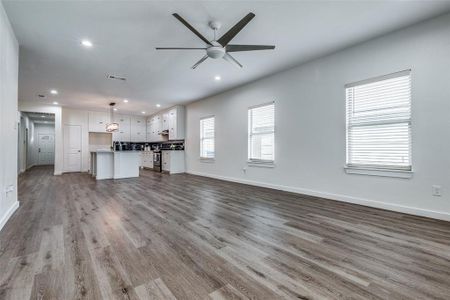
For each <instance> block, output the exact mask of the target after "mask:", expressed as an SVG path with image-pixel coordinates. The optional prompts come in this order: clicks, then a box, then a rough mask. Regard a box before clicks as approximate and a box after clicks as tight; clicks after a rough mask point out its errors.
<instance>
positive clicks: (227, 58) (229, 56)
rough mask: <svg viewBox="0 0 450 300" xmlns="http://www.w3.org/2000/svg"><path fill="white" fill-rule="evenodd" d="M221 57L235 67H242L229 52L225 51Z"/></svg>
mask: <svg viewBox="0 0 450 300" xmlns="http://www.w3.org/2000/svg"><path fill="white" fill-rule="evenodd" d="M223 59H225V60H226V61H228V62H230V63H232V64H233V65H235V66H236V67H240V68H242V67H243V66H242V65H241V64H240V63H239V62H238V61H237V60H236V59H235V58H234V57H233V56H231V55H230V54H228V53H225V55H224V57H223Z"/></svg>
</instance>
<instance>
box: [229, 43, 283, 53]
mask: <svg viewBox="0 0 450 300" xmlns="http://www.w3.org/2000/svg"><path fill="white" fill-rule="evenodd" d="M273 49H275V46H269V45H227V46H226V50H227V52H240V51H253V50H273Z"/></svg>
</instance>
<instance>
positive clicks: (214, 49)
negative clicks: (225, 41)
mask: <svg viewBox="0 0 450 300" xmlns="http://www.w3.org/2000/svg"><path fill="white" fill-rule="evenodd" d="M211 44H212V46H210V47H208V48H207V49H206V54H208V57H210V58H214V59H218V58H222V57H223V56H224V55H225V48H224V47H222V45H221V44H219V43H218V42H216V41H212V42H211Z"/></svg>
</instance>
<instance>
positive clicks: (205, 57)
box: [191, 55, 208, 69]
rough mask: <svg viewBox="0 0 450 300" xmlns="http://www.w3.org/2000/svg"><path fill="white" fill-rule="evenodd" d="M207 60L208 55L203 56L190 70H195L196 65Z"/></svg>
mask: <svg viewBox="0 0 450 300" xmlns="http://www.w3.org/2000/svg"><path fill="white" fill-rule="evenodd" d="M207 58H208V55H205V56H203V57H202V58H201V59H200V60H199V61H198V62H196V63H195V65H193V66H192V67H191V69H195V68H197V67H198V65H200V64H201V63H202V62H204V61H205V60H206V59H207Z"/></svg>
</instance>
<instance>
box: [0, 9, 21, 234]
mask: <svg viewBox="0 0 450 300" xmlns="http://www.w3.org/2000/svg"><path fill="white" fill-rule="evenodd" d="M18 54H19V45H18V43H17V40H16V38H15V36H14V32H13V30H12V28H11V25H10V23H9V20H8V17H7V16H6V13H5V11H4V9H3V5H2V3H1V2H0V137H1V141H2V147H0V230H1V228H2V227H3V226H4V225H5V223H6V221H7V220H8V219H9V217H10V216H11V215H12V214H13V213H14V211H15V210H16V209H17V207H18V206H19V202H18V201H17V163H18V160H17V152H18V151H17V150H18V148H17V146H18V143H17V141H18V121H19V114H18V112H17V87H18V66H19V56H18Z"/></svg>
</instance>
